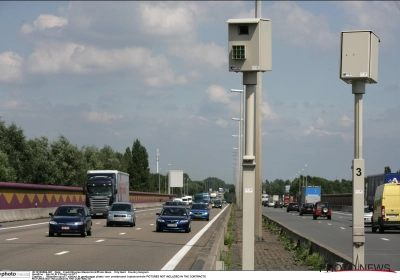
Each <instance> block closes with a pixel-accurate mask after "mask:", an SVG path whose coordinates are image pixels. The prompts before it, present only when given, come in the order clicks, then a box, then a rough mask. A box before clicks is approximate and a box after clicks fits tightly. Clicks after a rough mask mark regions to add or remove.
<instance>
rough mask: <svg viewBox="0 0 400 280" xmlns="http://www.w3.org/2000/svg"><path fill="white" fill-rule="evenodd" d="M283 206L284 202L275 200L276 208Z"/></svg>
mask: <svg viewBox="0 0 400 280" xmlns="http://www.w3.org/2000/svg"><path fill="white" fill-rule="evenodd" d="M282 207H283V206H282V203H280V202H275V204H274V208H282Z"/></svg>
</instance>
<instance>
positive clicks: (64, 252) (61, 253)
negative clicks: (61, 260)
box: [54, 251, 69, 256]
mask: <svg viewBox="0 0 400 280" xmlns="http://www.w3.org/2000/svg"><path fill="white" fill-rule="evenodd" d="M67 253H69V251H62V252H59V253H55V254H54V255H56V256H61V255H64V254H67Z"/></svg>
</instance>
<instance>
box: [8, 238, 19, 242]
mask: <svg viewBox="0 0 400 280" xmlns="http://www.w3.org/2000/svg"><path fill="white" fill-rule="evenodd" d="M15 239H18V238H10V239H6V240H7V241H11V240H15Z"/></svg>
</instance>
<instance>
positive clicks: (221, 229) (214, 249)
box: [191, 204, 232, 271]
mask: <svg viewBox="0 0 400 280" xmlns="http://www.w3.org/2000/svg"><path fill="white" fill-rule="evenodd" d="M225 207H226V209H225V210H224V213H222V214H221V217H220V218H219V220H218V221H217V223H218V224H217V226H216V228H215V229H214V232H213V233H212V235H211V238H210V240H209V241H208V243H207V245H206V246H205V247H204V249H203V250H202V253H201V254H200V255H199V257H198V258H197V260H196V261H195V263H194V265H193V267H192V269H191V270H197V271H207V270H216V268H217V262H218V261H219V259H220V257H221V252H222V249H223V246H224V239H225V234H226V233H227V231H228V222H229V216H230V213H231V207H232V206H231V204H226V206H225Z"/></svg>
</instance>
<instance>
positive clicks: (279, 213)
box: [262, 207, 400, 271]
mask: <svg viewBox="0 0 400 280" xmlns="http://www.w3.org/2000/svg"><path fill="white" fill-rule="evenodd" d="M262 210H263V215H266V216H267V217H269V218H270V219H272V220H274V221H276V222H277V223H279V224H282V225H284V226H285V227H288V228H290V229H291V230H293V231H296V232H298V233H300V234H301V235H302V236H304V237H306V238H307V239H309V240H314V241H317V242H319V243H321V244H324V245H325V246H328V247H330V248H332V249H333V250H335V251H338V252H339V253H342V254H344V255H345V256H348V257H349V258H350V259H351V257H352V213H350V212H340V211H332V214H331V219H323V218H321V219H320V218H318V219H316V220H315V219H313V214H312V213H310V214H305V213H304V214H303V215H300V213H299V212H287V210H286V209H285V208H271V207H263V209H262ZM365 240H366V241H365V242H366V243H365V262H366V264H371V265H372V266H374V267H375V268H381V269H382V268H385V269H388V268H389V269H390V270H396V271H399V270H400V234H399V230H393V231H385V232H384V233H374V232H372V229H371V226H369V225H367V226H365Z"/></svg>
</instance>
